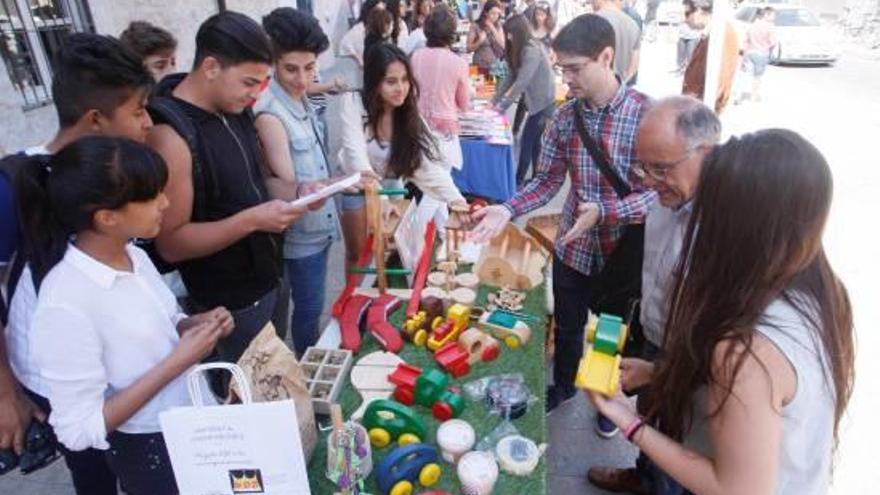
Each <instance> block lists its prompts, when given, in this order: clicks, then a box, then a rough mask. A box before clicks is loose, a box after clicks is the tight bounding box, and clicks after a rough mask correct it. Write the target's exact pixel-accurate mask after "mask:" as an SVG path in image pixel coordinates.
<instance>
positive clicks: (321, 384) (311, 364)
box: [301, 347, 352, 414]
mask: <svg viewBox="0 0 880 495" xmlns="http://www.w3.org/2000/svg"><path fill="white" fill-rule="evenodd" d="M351 361H352V353H351V351H349V350H345V349H320V348H317V347H309V348H308V349H306V352H305V353H304V354H303V357H302V360H301V363H302V368H303V373H304V374H305V377H306V386H307V387H308V388H309V395H310V396H311V398H312V406H313V407H314V409H315V413H316V414H330V407H331V405H333V404H335V403H336V400H337V398H338V397H339V394H340V393H341V392H342V387H343V385H344V384H345V378H346V377H347V376H348V370H349V369H350V368H351Z"/></svg>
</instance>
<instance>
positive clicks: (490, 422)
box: [308, 280, 547, 495]
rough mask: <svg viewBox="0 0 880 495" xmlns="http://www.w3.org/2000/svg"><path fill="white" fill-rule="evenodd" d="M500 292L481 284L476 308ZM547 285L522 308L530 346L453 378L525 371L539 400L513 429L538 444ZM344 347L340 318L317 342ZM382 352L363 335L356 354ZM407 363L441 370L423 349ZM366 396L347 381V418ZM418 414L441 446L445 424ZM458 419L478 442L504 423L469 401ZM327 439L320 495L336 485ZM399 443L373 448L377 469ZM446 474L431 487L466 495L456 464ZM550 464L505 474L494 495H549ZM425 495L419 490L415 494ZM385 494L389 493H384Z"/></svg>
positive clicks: (409, 352) (400, 316) (318, 457)
mask: <svg viewBox="0 0 880 495" xmlns="http://www.w3.org/2000/svg"><path fill="white" fill-rule="evenodd" d="M370 283H371V281H370V280H366V281H365V284H370ZM495 291H497V288H494V287H488V286H483V285H481V286H480V287H479V290H478V298H477V306H484V305H485V304H486V300H487V297H488V294H489V293H490V292H495ZM544 291H545V286H544V284H541V285H540V286H538V287H536V288H534V289H532V290H530V291H528V292H527V297H526V300H525V303H524V307H523V309H522V312H523V313H526V314H529V315H534V316H536V317H537V318H535V322H537V323H530V326H531V328H532V331H533V335H532V339H531V340H530V342H529V343H528V344H527V345H525V346H524V347H521V348H519V349H509V348H507V347H503V349H502V351H501V355H500V356H499V357H498V358H497V359H496V360H494V361H491V362H487V363H477V364H475V365H474V367H473V369H472V370H471V372H470V373H468V374H467V375H465V376H463V377H461V378H459V379H457V380H453V384H454V385H456V386H458V387H461V386H462V385H463V384H465V383H467V382H470V381H472V380H476V379H479V378H482V377H485V376H490V375H498V374H505V373H522V374H523V376H524V378H525V382H526V384H527V385H528V389H529V391H530V392H531V394H533V395H534V402H532V403H531V404H529V407H528V410H527V412H526V413H525V415H523V416H522V417H519V418H517V419H514V420H512V423H513V425H514V426H515V427H516V428H517V429H518V430H519V433H520V434H521V435H523V436H525V437H528V438H529V439H531V440H533V441H534V442H535V443H536V444H539V445H540V444H542V443H544V442H546V428H545V415H544V393H543V392H544V389H545V376H544V348H543V342H544V332H545V330H546V328H545V325H544V321H545V318H544V315H545V314H546V308H545V292H544ZM404 313H405V309H404V308H401V309H399V310H398V311H396V312H395V313H393V314H392V316H391V317H390V318H389V320H390V321H391V322H392V323H393V324H394V325H395V326H396V327H400V326H401V325H402V324H403V321H404V319H405V315H404ZM338 343H339V326H338V323H337V322H336V321H335V320H332V321H331V323H330V325H329V326H328V328H327V329H326V330H325V333H324V334H323V335H322V338H321V341H320V342H319V343H318V345H319V346H320V347H325V348H333V347H336V346H338ZM377 350H381V348H380V346H379V345H378V343H377V342H376V340H375V339H373V338H372V337H370V336H368V334H364V341H363V344H362V348H361V350H360V352H359V353H358V354H357V356H355V358H354V361H355V362H356V361H357V360H358V359H359V358H361V357H363V356H365V355H367V354H369V353H371V352H374V351H377ZM399 356H400V357H401V358H403V359H404V360H405V361H406V362H407V363H408V364H411V365H414V366H417V367H420V368H422V369H436V368H437V367H438V366H437V364H436V363H435V361H434V358H433V355H432V354H431V353H430V352H429V351H428V350H427V349H426V348H424V347H415V346H414V345H413V344H411V343H407V344H406V345H405V347H404V348H403V350H402V351H401V352H400V353H399ZM361 402H362V401H361V398H360V396H359V394H358V393H357V392H356V391H355V390H354V388H353V387H352V385H351V382H350V380H348V379H347V380H346V382H345V385H344V388H343V391H342V393H341V395H340V397H339V403H340V405H341V406H342V409H343V412H344V414H345V417H346V418H348V416H350V415H351V413H352V412H354V411H355V410H356V409H357V408H358V407H359V406H360V405H361ZM415 410H416V412H417V413H419V414H420V415H421V417H422V418H423V419H424V420H425V423H426V424H427V426H428V432H429V433H428V438H427V439H426V441H427V442H428V443H430V444H431V445H435V446H436V444H437V439H436V432H437V428H438V427H439V425H440V423H439V422H438V421H437V420H436V419H435V418H434V417H432V415H431V412H430V410H428V409H426V408H422V407H419V406H415ZM459 419H463V420H465V421H467V422H468V423H470V424H471V425H472V426H473V427H474V429H475V430H476V438H477V441H479V440H480V439H482V438H483V437H484V436H486V435H487V434H488V433H490V432H491V431H492V430H493V429H494V428H495V427H496V426H497V425H498V424H499V423H500V418H499V417H497V416H494V415H492V414H490V413H489V411H488V409H487V408H486V407H485V406H484V405H483V403H481V402H474V401H472V400H470V399H467V400H466V406H465V409H464V412H463V413H462V414H461V416H460V417H459ZM326 435H327V432H324V433H322V435H321V439H320V440H319V442H318V447H317V448H316V449H315V452H314V454H313V455H312V458H311V461H310V463H309V470H308V471H309V484H310V486H311V490H312V493H315V494H320V495H324V494H331V493H334V491H335V490H334V486H333V484H332V483H331V482H330V481H329V480H328V479H327V477H326V473H325V472H326V463H327V453H326ZM396 446H397V445H396V444H395V443H392V444H391V445H390V446H389V447H386V448H382V449H374V450H373V466H377V465H378V464H379V463H380V462H381V460H382V459H383V458H384V457H385V456H386V455H387V454H388V453H390V452H391V451H392V450H393V449H394V448H395V447H396ZM442 468H443V475H442V477H441V479H440V482H439V483H438V484H437V485H436V486H435V487H432V488H435V489H439V490H446V491H449V492H450V493H455V494H458V493H462V492H461V487H460V484H459V481H458V477H457V475H456V469H455V466H454V465H450V464H448V463H446V462H443V463H442ZM545 475H546V462H545V460H544V459H543V457H542V459H541V461H540V463H539V464H538V466H537V468H536V469H535V470H534V472H532V473H531V474H530V475H528V476H513V475H510V474H506V473H503V472H502V473H501V474H500V476H499V478H498V482H497V483H496V484H495V489H494V491H493V493H496V494H499V495H500V494H513V493H530V494H535V495H543V494H545V493H547V487H546V481H545V478H546V476H545ZM365 490H366V492H367V493H371V494H374V495H377V494H379V493H380V492H379V491H378V490H377V486H376V478H375V472H374V473H372V474H371V475H370V476H369V477H368V479H367V482H366V485H365ZM421 491H424V490H423V489H419V488H418V487H417V490H416V493H419V492H421ZM381 495H384V494H381Z"/></svg>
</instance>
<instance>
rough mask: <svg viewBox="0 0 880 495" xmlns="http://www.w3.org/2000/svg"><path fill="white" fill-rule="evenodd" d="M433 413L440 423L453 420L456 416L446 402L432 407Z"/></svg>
mask: <svg viewBox="0 0 880 495" xmlns="http://www.w3.org/2000/svg"><path fill="white" fill-rule="evenodd" d="M431 412H432V413H434V417H435V418H437V419H438V420H440V421H446V420H449V419H452V417H453V416H454V414H453V411H452V406H450V405H449V404H447V403H445V402H437V403H435V404H434V405H433V406H432V407H431Z"/></svg>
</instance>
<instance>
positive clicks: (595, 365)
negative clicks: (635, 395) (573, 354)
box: [574, 313, 628, 397]
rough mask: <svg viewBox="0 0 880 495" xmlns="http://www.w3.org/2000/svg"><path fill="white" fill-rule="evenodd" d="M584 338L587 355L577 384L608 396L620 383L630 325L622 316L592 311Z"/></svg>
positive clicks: (585, 354)
mask: <svg viewBox="0 0 880 495" xmlns="http://www.w3.org/2000/svg"><path fill="white" fill-rule="evenodd" d="M586 330H587V331H586V332H585V333H586V338H585V342H584V356H583V357H582V358H581V361H580V363H579V364H578V371H577V375H575V381H574V384H575V386H577V387H578V388H583V389H587V390H592V391H594V392H599V393H600V394H604V395H607V396H609V397H610V396H612V395H614V394H616V393H617V389H618V388H619V386H620V361H621V355H620V353H621V352H622V351H623V346H624V345H625V344H626V336H627V332H628V328H627V326H626V325H625V324H624V323H623V319H622V318H620V317H619V316H614V315H607V314H604V313H603V314H601V315H599V317H598V318H597V317H596V316H595V315H590V319H589V321H588V322H587V328H586Z"/></svg>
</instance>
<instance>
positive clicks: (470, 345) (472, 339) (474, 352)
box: [458, 328, 501, 364]
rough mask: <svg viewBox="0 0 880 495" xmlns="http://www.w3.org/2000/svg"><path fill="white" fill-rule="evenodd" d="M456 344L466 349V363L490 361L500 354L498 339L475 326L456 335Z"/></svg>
mask: <svg viewBox="0 0 880 495" xmlns="http://www.w3.org/2000/svg"><path fill="white" fill-rule="evenodd" d="M458 345H459V346H460V347H461V348H462V349H464V350H465V351H467V353H468V363H470V364H475V363H477V362H480V361H482V362H488V361H492V360H494V359H496V358H498V356H499V355H500V354H501V347H500V346H499V345H498V341H497V340H495V338H494V337H492V336H491V335H489V334H487V333H485V332H482V331H480V330H478V329H476V328H468V329H467V330H465V331H464V332H462V334H461V335H460V336H459V337H458Z"/></svg>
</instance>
